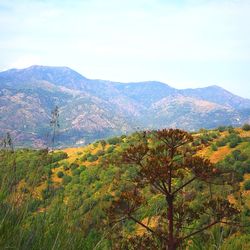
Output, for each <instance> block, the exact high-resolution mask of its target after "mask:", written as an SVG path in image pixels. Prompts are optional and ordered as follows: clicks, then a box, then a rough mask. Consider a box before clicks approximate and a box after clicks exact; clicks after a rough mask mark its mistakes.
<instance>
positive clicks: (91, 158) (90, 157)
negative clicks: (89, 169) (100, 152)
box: [87, 154, 98, 162]
mask: <svg viewBox="0 0 250 250" xmlns="http://www.w3.org/2000/svg"><path fill="white" fill-rule="evenodd" d="M97 160H98V156H97V155H92V154H91V155H90V156H89V157H88V158H87V161H88V162H94V161H97Z"/></svg>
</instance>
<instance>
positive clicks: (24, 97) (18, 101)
mask: <svg viewBox="0 0 250 250" xmlns="http://www.w3.org/2000/svg"><path fill="white" fill-rule="evenodd" d="M56 105H57V106H58V107H59V110H60V129H59V131H58V133H57V139H56V142H57V146H61V147H63V146H66V145H68V146H69V145H75V144H77V145H84V144H88V143H90V142H93V141H94V140H96V139H101V138H107V137H110V136H115V135H119V134H124V133H129V132H132V131H135V130H137V129H138V128H140V129H144V128H148V129H160V128H164V127H173V128H176V127H177V128H182V129H187V130H190V131H194V130H197V129H200V128H201V127H203V128H207V129H209V128H215V127H218V126H219V125H222V124H224V125H233V126H241V125H242V124H243V123H245V122H247V121H249V119H250V100H248V99H244V98H241V97H238V96H236V95H234V94H232V93H230V92H228V91H226V90H224V89H222V88H220V87H217V86H210V87H207V88H200V89H184V90H179V89H175V88H173V87H170V86H169V85H167V84H164V83H161V82H155V81H149V82H138V83H117V82H110V81H104V80H91V79H88V78H86V77H84V76H82V75H80V74H79V73H77V72H76V71H74V70H72V69H70V68H67V67H48V66H32V67H29V68H26V69H11V70H7V71H4V72H0V117H1V119H0V135H2V136H3V135H4V134H5V133H7V132H10V133H11V135H12V137H13V139H14V141H15V145H16V146H34V147H44V146H50V144H51V128H50V126H49V123H50V119H51V111H52V110H53V109H54V108H55V106H56ZM17 121H18V122H17Z"/></svg>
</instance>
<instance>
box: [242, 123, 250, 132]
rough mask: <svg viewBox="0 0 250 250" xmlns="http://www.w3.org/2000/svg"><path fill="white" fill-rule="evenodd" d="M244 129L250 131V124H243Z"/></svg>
mask: <svg viewBox="0 0 250 250" xmlns="http://www.w3.org/2000/svg"><path fill="white" fill-rule="evenodd" d="M242 129H243V130H245V131H250V124H247V123H246V124H244V125H243V126H242Z"/></svg>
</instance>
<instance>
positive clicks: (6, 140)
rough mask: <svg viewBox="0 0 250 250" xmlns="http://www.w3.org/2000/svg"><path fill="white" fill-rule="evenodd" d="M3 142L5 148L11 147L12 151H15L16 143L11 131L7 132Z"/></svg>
mask: <svg viewBox="0 0 250 250" xmlns="http://www.w3.org/2000/svg"><path fill="white" fill-rule="evenodd" d="M1 144H2V147H3V149H10V151H11V152H14V143H13V140H12V138H11V135H10V133H9V132H7V133H6V135H5V137H4V138H3V140H2V143H1Z"/></svg>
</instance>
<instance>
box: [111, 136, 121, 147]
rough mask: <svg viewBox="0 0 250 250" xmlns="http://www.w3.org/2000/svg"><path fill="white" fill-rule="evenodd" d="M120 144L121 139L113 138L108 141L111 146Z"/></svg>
mask: <svg viewBox="0 0 250 250" xmlns="http://www.w3.org/2000/svg"><path fill="white" fill-rule="evenodd" d="M119 142H121V139H120V138H119V137H113V138H110V139H108V143H109V144H110V145H116V144H118V143H119Z"/></svg>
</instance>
